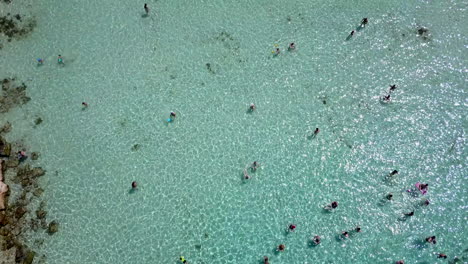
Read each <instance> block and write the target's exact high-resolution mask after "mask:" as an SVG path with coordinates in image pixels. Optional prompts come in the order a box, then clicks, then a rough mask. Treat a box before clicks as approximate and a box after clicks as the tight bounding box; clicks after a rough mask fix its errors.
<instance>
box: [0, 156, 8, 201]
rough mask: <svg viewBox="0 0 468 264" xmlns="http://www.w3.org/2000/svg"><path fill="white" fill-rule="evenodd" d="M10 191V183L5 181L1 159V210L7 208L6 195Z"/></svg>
mask: <svg viewBox="0 0 468 264" xmlns="http://www.w3.org/2000/svg"><path fill="white" fill-rule="evenodd" d="M7 192H8V185H6V184H5V183H4V182H3V161H0V210H5V208H6V206H5V195H6V193H7Z"/></svg>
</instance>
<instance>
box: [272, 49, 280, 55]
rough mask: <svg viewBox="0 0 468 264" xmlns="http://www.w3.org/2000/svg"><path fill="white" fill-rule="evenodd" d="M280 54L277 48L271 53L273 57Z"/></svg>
mask: <svg viewBox="0 0 468 264" xmlns="http://www.w3.org/2000/svg"><path fill="white" fill-rule="evenodd" d="M280 53H281V51H280V49H279V48H276V49H275V51H273V55H274V56H278V55H279V54H280Z"/></svg>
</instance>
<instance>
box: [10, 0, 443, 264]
mask: <svg viewBox="0 0 468 264" xmlns="http://www.w3.org/2000/svg"><path fill="white" fill-rule="evenodd" d="M143 8H144V11H145V15H146V16H148V15H149V12H150V9H149V7H148V5H147V4H146V3H145V4H144V6H143ZM368 22H369V21H368V19H367V18H363V19H362V20H361V24H360V25H359V27H358V28H357V29H356V30H360V29H362V28H364V27H365V26H366V25H367V24H368ZM354 34H355V30H353V31H351V33H350V35H349V36H348V39H349V38H350V37H352V36H353V35H354ZM295 49H296V45H295V43H290V44H289V46H288V49H287V50H288V51H293V50H295ZM272 53H273V54H274V56H277V55H279V54H280V53H281V50H280V49H279V48H276V49H275V50H274V51H273V52H272ZM37 61H38V65H42V64H43V63H44V60H43V59H40V58H39V59H37ZM57 61H58V64H60V65H64V62H63V58H62V56H61V55H58V59H57ZM396 88H397V87H396V85H391V86H390V89H389V91H388V93H387V94H386V95H384V96H383V97H381V100H382V101H384V102H389V101H390V96H391V93H392V92H393V91H394V90H395V89H396ZM82 105H83V107H84V108H87V107H88V104H87V103H86V102H82ZM255 110H256V106H255V104H253V103H251V104H250V105H249V109H248V111H250V112H253V111H255ZM175 117H176V113H175V112H170V115H169V118H168V119H167V122H172V121H173V120H174V119H175ZM319 132H320V130H319V128H316V129H315V130H314V132H313V134H312V136H311V137H316V136H317V135H318V133H319ZM20 155H22V153H18V158H21V156H20ZM259 167H260V163H258V162H257V161H254V162H253V163H251V164H250V165H247V166H246V168H245V169H244V179H245V180H248V179H250V178H251V176H250V175H249V173H248V171H249V170H251V171H252V172H255V171H256V170H257V169H258V168H259ZM397 174H398V171H397V170H394V171H392V172H391V173H390V174H389V175H388V177H392V176H395V175H397ZM415 186H416V189H417V190H418V191H420V192H421V193H422V194H423V195H424V194H426V192H427V190H428V184H423V183H417V184H416V185H415ZM137 188H138V185H137V182H136V181H133V182H132V183H131V190H136V189H137ZM407 191H408V192H413V190H411V189H409V190H407ZM386 199H387V200H392V199H393V194H392V193H389V194H387V196H386ZM429 203H430V202H429V200H427V199H426V200H425V201H424V202H423V205H426V206H427V205H429ZM337 207H338V202H337V201H333V202H331V203H330V204H328V205H326V206H325V207H324V210H326V211H333V210H335V209H336V208H337ZM404 215H405V216H407V217H410V216H413V215H414V210H413V211H411V212H409V213H404ZM295 229H296V225H295V224H289V226H288V228H287V231H288V232H294V231H295ZM360 232H361V227H359V226H357V227H355V228H354V229H353V230H350V231H343V232H341V235H340V236H341V238H343V239H347V238H349V237H350V235H351V234H354V233H360ZM425 241H426V242H427V243H430V244H436V237H435V236H430V237H427V238H426V239H425ZM310 242H311V244H312V245H314V246H317V245H319V244H320V243H321V237H320V236H319V235H315V236H314V237H313V238H312V239H311V240H310ZM285 249H286V246H285V245H284V244H280V245H278V246H277V247H276V251H277V252H282V251H284V250H285ZM438 258H444V259H445V258H447V255H445V254H443V253H439V254H438ZM180 261H181V263H183V264H189V263H188V261H187V260H186V259H185V257H183V256H181V257H180ZM263 263H264V264H269V258H268V256H264V257H263ZM404 263H405V262H404V260H398V261H396V262H395V264H404Z"/></svg>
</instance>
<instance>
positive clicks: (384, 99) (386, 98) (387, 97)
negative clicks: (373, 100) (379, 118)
mask: <svg viewBox="0 0 468 264" xmlns="http://www.w3.org/2000/svg"><path fill="white" fill-rule="evenodd" d="M382 101H384V102H390V94H387V95H384V96H383V97H382Z"/></svg>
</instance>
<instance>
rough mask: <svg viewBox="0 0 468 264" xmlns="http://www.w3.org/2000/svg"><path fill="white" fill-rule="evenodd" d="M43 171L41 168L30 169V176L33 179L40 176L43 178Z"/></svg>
mask: <svg viewBox="0 0 468 264" xmlns="http://www.w3.org/2000/svg"><path fill="white" fill-rule="evenodd" d="M45 172H46V171H45V170H43V169H42V168H41V167H36V168H34V169H32V172H31V176H32V177H33V178H36V177H40V176H43V175H44V174H45Z"/></svg>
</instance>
